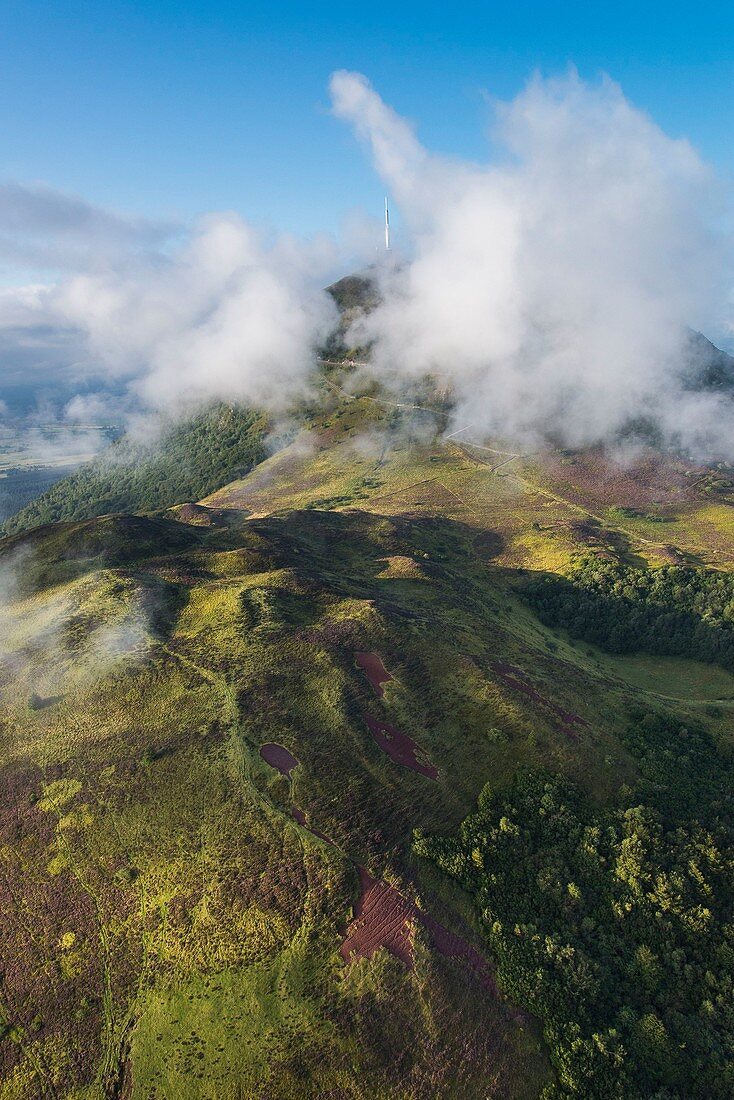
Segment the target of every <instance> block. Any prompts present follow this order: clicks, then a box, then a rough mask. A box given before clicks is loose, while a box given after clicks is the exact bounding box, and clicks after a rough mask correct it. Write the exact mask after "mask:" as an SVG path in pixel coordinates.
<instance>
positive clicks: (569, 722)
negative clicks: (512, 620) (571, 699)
mask: <svg viewBox="0 0 734 1100" xmlns="http://www.w3.org/2000/svg"><path fill="white" fill-rule="evenodd" d="M490 667H491V669H492V671H493V672H495V673H496V674H497V675H498V676H499V677H500V679H501V680H502V682H503V683H505V684H507V686H508V687H511V688H513V690H515V691H519V692H521V693H522V694H523V695H526V696H527V697H528V699H532V700H533V702H534V703H540V704H541V705H542V706H543V707H545V708H546V709H547V710H550V711H551V713H552V714H553V717H554V719H555V722H556V725H557V726H558V728H559V729H560V730H561V731H562V732H563V733H565V734H566V735H567V736H568V737H570V738H571V740H572V741H575V740H576V739H577V736H578V733H577V729H578V727H579V726H582V727H587V728H588V725H589V723H588V722H587V721H586V719H585V718H582V717H581V716H580V715H578V714H572V713H571V711H568V710H564V709H563V708H562V707H559V706H558V704H557V703H554V702H552V700H550V699H546V698H545V696H544V695H541V694H540V692H539V691H538V690H537V688H536V687H534V686H533V683H532V681H531V680H530V678H529V677H528V676H527V675H526V674H525V673H524V672H523V671H522V669H521V668H516V667H515V665H509V664H506V663H505V662H504V661H493V662H492V664H491V665H490Z"/></svg>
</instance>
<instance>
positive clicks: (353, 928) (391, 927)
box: [340, 867, 416, 967]
mask: <svg viewBox="0 0 734 1100" xmlns="http://www.w3.org/2000/svg"><path fill="white" fill-rule="evenodd" d="M359 882H360V886H361V893H360V896H359V899H358V901H357V904H356V905H355V907H354V919H353V920H352V922H351V924H350V925H349V927H348V928H347V931H346V936H345V938H344V942H343V943H342V945H341V948H340V950H341V955H342V958H343V959H344V961H345V962H349V961H350V959H351V958H353V957H355V958H361V959H369V958H371V957H372V955H374V953H375V951H377V950H379V948H381V947H384V948H386V949H387V950H388V951H389V952H390V953H391V954H392V955H395V956H396V958H398V959H400V960H401V961H402V962H404V963H405V965H406V966H407V967H412V965H413V944H412V938H411V926H412V923H413V920H414V918H415V914H416V909H415V906H413V905H411V904H410V903H409V902H407V901H406V900H405V898H404V897H403V896H402V894H399V893H398V891H397V890H396V889H395V888H394V887H393V886H388V884H387V883H386V882H381V881H380V880H379V879H376V878H373V877H372V875H371V874H370V873H369V872H368V871H366V870H365V868H364V867H360V868H359Z"/></svg>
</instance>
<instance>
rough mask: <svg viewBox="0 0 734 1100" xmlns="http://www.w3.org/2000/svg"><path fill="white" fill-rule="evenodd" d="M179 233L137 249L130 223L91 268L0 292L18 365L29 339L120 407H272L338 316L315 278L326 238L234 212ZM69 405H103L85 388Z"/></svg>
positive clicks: (288, 393) (326, 250)
mask: <svg viewBox="0 0 734 1100" xmlns="http://www.w3.org/2000/svg"><path fill="white" fill-rule="evenodd" d="M99 220H100V221H101V222H102V223H104V222H105V219H104V218H102V217H101V216H100V219H99ZM1 224H2V203H1V196H0V225H1ZM115 224H116V223H114V222H113V226H114V225H115ZM179 236H180V240H178V241H176V242H175V243H174V245H173V246H172V247H168V248H156V249H141V248H140V247H139V239H138V237H137V236H136V235H134V234H133V236H132V240H131V241H130V242H126V243H125V244H121V242H120V240H118V239H116V240H115V242H114V244H112V245H111V246H110V247H109V249H108V251H107V254H106V258H105V260H104V262H100V261H98V262H97V263H95V265H94V266H93V267H92V268H91V269H89V268H87V269H85V268H84V266H82V270H78V271H75V272H72V273H69V274H67V275H65V276H64V277H62V278H61V279H59V280H58V281H57V282H55V283H52V284H50V285H36V286H29V287H22V288H18V289H10V290H6V291H4V292H0V333H3V332H4V333H5V334H6V337H7V338H8V339H9V340H10V341H14V347H15V357H14V358H15V361H16V363H17V364H18V366H17V367H16V371H17V370H18V369H19V368H20V369H22V363H23V359H24V358H25V357H27V355H28V354H29V352H28V349H29V347H30V348H32V347H33V345H34V344H35V345H37V347H39V348H43V349H44V350H45V351H46V353H47V354H48V355H49V357H50V359H51V361H52V362H54V361H58V354H57V355H56V356H55V355H54V351H57V352H58V349H62V355H63V353H65V354H66V366H65V368H62V369H65V372H66V373H67V374H69V373H70V372H71V374H72V375H74V374H75V375H76V377H77V378H78V379H80V380H81V379H82V378H84V377H85V376H86V375H88V374H90V373H91V374H97V375H99V376H101V378H102V380H103V387H102V388H104V386H105V385H106V386H107V387H108V388H109V386H113V387H114V389H115V391H116V393H115V396H114V400H113V402H112V404H113V405H115V406H117V407H118V409H119V408H120V406H123V407H128V408H137V409H138V410H139V411H143V412H146V411H148V412H150V411H153V412H165V413H167V414H172V415H175V414H176V413H177V412H180V411H185V410H187V409H189V408H191V406H192V405H196V404H197V403H203V402H206V401H209V400H212V399H221V400H228V401H242V402H247V403H250V404H255V405H261V406H265V407H267V408H268V409H274V410H281V409H283V408H285V407H287V406H288V405H289V404H290V403H291V402H293V401H294V400H296V399H297V398H298V397H299V396H302V395H303V394H304V393H305V392H306V390H307V387H308V378H309V373H310V372H311V370H312V368H313V365H314V359H315V348H316V347H317V346H318V345H320V344H321V343H322V342H323V341H325V340H326V338H327V336H328V334H329V332H330V331H331V330H332V329H333V328H334V326H335V324H336V309H335V306H334V303H333V302H332V300H331V298H330V297H329V296H328V295H327V294H326V293H325V292H324V290H323V289H322V286H323V280H324V278H325V276H326V273H327V272H328V271H330V270H331V268H332V266H333V264H334V262H335V261H334V248H333V246H331V245H330V244H329V243H328V242H327V241H315V242H297V241H295V240H293V239H291V238H287V237H276V238H275V239H272V240H270V239H267V238H265V237H264V235H262V234H259V233H257V232H256V231H255V230H254V229H253V228H252V227H251V226H249V225H248V224H247V223H246V222H244V221H243V220H242V218H240V217H239V216H238V215H236V214H217V215H209V216H207V217H205V218H203V219H201V220H200V221H199V222H198V224H197V225H195V226H194V227H193V229H191V230H190V231H189V232H187V233H182V234H180V235H179ZM11 334H12V335H11ZM1 346H2V341H1V340H0V347H1ZM24 352H25V355H24V354H23V353H24ZM30 354H31V355H32V354H33V352H32V351H31V352H30ZM9 373H10V372H9ZM121 387H122V389H123V390H124V397H123V398H122V399H121V396H120V389H121ZM69 411H70V412H71V413H72V414H73V416H74V417H75V418H77V419H78V418H79V417H81V418H82V419H84V418H86V417H89V416H93V417H94V418H98V417H99V416H100V415H103V413H104V410H103V407H101V406H100V399H99V396H98V395H96V396H95V395H94V394H91V395H90V396H88V397H83V396H80V397H78V398H76V399H74V400H73V401H72V402H70V405H69Z"/></svg>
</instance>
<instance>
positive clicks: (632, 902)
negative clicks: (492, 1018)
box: [414, 711, 734, 1100]
mask: <svg viewBox="0 0 734 1100" xmlns="http://www.w3.org/2000/svg"><path fill="white" fill-rule="evenodd" d="M625 743H626V747H627V748H628V750H629V751H630V752H631V753H632V754H633V756H634V757H635V760H636V763H637V765H638V768H639V782H638V783H637V785H636V786H634V787H630V786H623V787H622V788H621V789H620V791H619V794H618V797H617V800H616V802H615V804H613V805H611V806H606V807H600V806H598V805H595V804H594V803H593V802H592V801H591V800H590V798H589V797H588V796H587V795H585V794H583V793H582V792H581V790H580V789H579V788H578V787H577V786H576V785H574V784H573V783H572V782H570V781H568V780H567V779H564V778H561V777H560V776H557V775H553V774H550V773H549V772H546V771H542V770H539V769H535V770H528V771H525V772H522V773H520V774H519V775H518V776H517V777H516V779H515V780H514V782H513V784H512V785H511V787H510V789H509V790H504V791H502V792H501V793H500V792H495V791H493V790H492V789H491V787H486V788H485V790H484V792H483V794H482V796H481V798H480V802H479V810H478V812H477V813H475V814H472V815H471V816H470V817H469V818H467V819H466V821H465V822H464V824H463V825H462V826H461V829H460V833H459V835H458V837H456V838H448V837H441V836H424V835H422V834H421V833H418V834H417V835H416V838H415V843H414V846H415V850H416V852H417V853H418V854H419V855H421V856H424V857H426V858H428V859H430V860H431V861H433V862H434V863H436V864H437V865H438V866H439V867H440V868H442V869H443V870H444V871H445V872H446V873H447V874H449V875H450V876H452V877H453V878H454V879H456V880H458V882H459V883H461V885H462V886H463V887H465V889H466V890H467V891H468V892H469V894H470V895H471V897H472V898H473V900H474V902H475V904H476V906H477V909H478V911H479V914H480V915H481V923H482V927H483V930H484V934H485V936H486V940H487V943H488V946H489V948H490V951H491V953H492V955H493V956H494V958H495V959H496V960H497V963H498V978H499V981H500V983H501V985H502V987H503V988H504V990H505V992H506V993H507V994H508V995H509V996H510V997H511V998H512V999H513V1000H515V1001H516V1002H517V1003H519V1004H521V1005H523V1006H525V1008H527V1009H528V1010H529V1011H530V1012H532V1013H533V1014H534V1015H536V1016H537V1017H538V1018H539V1019H540V1020H541V1021H542V1026H543V1030H544V1035H545V1038H546V1041H547V1043H548V1045H549V1047H550V1050H551V1057H552V1060H553V1062H554V1064H555V1067H556V1070H557V1074H558V1081H557V1083H554V1084H553V1085H551V1086H549V1087H548V1089H547V1090H546V1091H545V1093H544V1096H545V1098H546V1100H549V1098H551V1097H556V1096H564V1095H565V1096H567V1095H572V1096H579V1097H599V1098H602V1097H603V1098H605V1100H609V1098H615V1097H619V1098H620V1100H621V1098H625V1100H629V1098H637V1097H639V1098H642V1097H645V1098H649V1097H655V1098H657V1100H672V1098H673V1097H680V1098H683V1097H686V1098H701V1100H704V1098H707V1100H709V1098H710V1100H716V1098H721V1100H724V1098H727V1097H730V1096H732V1095H734V1012H733V1011H732V993H733V992H734V925H733V924H732V922H731V912H732V902H733V901H734V844H733V842H734V834H733V831H732V828H731V820H732V818H731V798H732V796H731V789H732V779H734V769H733V768H732V761H731V759H730V758H729V757H728V756H726V755H725V754H722V753H721V752H720V751H719V750H718V749H717V747H716V745H715V744H714V742H713V741H712V740H711V739H710V737H709V736H708V734H707V733H705V732H704V731H703V730H699V729H694V728H683V727H681V725H680V722H679V721H678V720H676V719H672V718H670V717H667V716H665V715H661V714H655V713H644V712H641V711H640V712H633V713H632V714H631V715H630V722H629V729H628V733H627V736H626V738H625Z"/></svg>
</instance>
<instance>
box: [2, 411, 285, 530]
mask: <svg viewBox="0 0 734 1100" xmlns="http://www.w3.org/2000/svg"><path fill="white" fill-rule="evenodd" d="M266 430H267V423H266V421H265V419H264V417H263V416H262V415H261V414H259V413H257V412H253V411H252V410H250V409H242V408H237V407H232V406H229V405H221V404H218V405H215V406H213V407H210V408H208V409H206V410H204V411H203V412H201V413H199V414H197V415H196V416H194V417H192V418H191V419H189V420H186V421H183V422H182V423H179V424H177V425H176V426H174V427H173V428H171V429H170V430H169V431H167V432H166V433H164V435H163V436H161V437H160V438H159V439H157V440H156V441H155V442H154V443H148V444H143V443H136V442H135V441H132V440H130V439H129V438H128V437H125V436H123V437H122V438H121V439H119V440H118V441H117V442H116V443H113V444H112V446H111V447H109V448H108V450H107V451H105V452H104V454H102V455H100V456H99V457H98V458H96V459H95V460H94V461H93V462H89V463H87V464H86V465H85V466H82V467H81V468H80V469H79V470H77V472H76V473H74V474H72V475H71V476H70V477H66V478H64V479H63V480H62V481H59V482H57V483H56V484H55V485H54V486H53V487H52V488H51V489H50V490H49V491H48V492H46V493H44V494H43V496H41V497H39V498H38V499H37V500H34V501H32V502H31V503H30V504H28V505H27V506H26V507H25V508H23V509H22V510H21V511H20V512H18V513H17V514H16V515H15V516H13V517H12V518H11V519H9V520H8V521H6V523H5V525H4V528H3V531H4V533H5V534H13V533H15V532H16V531H23V530H26V529H28V528H30V527H35V526H37V525H38V524H42V523H53V522H56V521H58V520H78V519H92V518H93V517H94V516H101V515H105V514H106V513H108V512H145V511H152V510H153V509H156V508H167V507H169V506H170V505H172V504H177V503H180V502H182V501H187V500H199V499H200V498H201V497H204V496H206V495H207V494H209V493H212V492H214V491H215V490H216V489H220V488H221V487H222V486H223V485H226V484H227V483H228V482H229V481H233V480H234V479H235V478H237V477H242V476H243V475H244V474H245V473H247V471H248V470H250V469H251V468H252V467H253V466H254V465H255V464H256V463H257V462H260V461H261V460H262V459H263V458H264V457H265V447H264V437H265V433H266Z"/></svg>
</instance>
